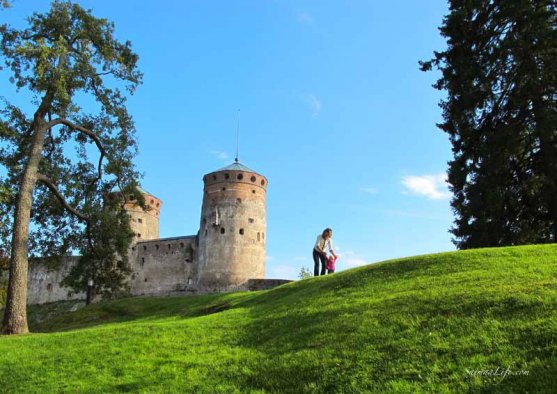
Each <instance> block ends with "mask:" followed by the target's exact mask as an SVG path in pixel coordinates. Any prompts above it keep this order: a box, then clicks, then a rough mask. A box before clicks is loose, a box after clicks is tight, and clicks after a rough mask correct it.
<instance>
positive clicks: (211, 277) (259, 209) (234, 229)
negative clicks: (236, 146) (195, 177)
mask: <svg viewBox="0 0 557 394" xmlns="http://www.w3.org/2000/svg"><path fill="white" fill-rule="evenodd" d="M203 182H204V188H203V205H202V208H201V223H200V226H199V247H198V264H197V281H198V283H197V284H198V288H199V290H201V291H223V290H227V289H233V288H237V287H238V286H242V285H245V284H246V282H247V280H248V279H262V278H263V277H264V275H265V231H266V227H267V218H266V191H267V178H265V177H264V176H263V175H261V174H258V173H256V172H255V171H253V170H250V169H249V168H247V167H246V166H244V165H242V164H240V163H238V161H236V162H235V163H233V164H231V165H229V166H227V167H224V168H222V169H220V170H218V171H215V172H211V173H209V174H207V175H205V176H204V177H203Z"/></svg>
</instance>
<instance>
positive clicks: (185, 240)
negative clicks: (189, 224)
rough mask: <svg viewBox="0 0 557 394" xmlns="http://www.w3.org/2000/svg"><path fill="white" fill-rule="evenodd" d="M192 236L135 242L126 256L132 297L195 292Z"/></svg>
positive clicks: (194, 253) (195, 247)
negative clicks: (130, 268) (128, 257)
mask: <svg viewBox="0 0 557 394" xmlns="http://www.w3.org/2000/svg"><path fill="white" fill-rule="evenodd" d="M196 251H197V245H196V236H188V237H176V238H161V239H154V240H151V241H143V242H138V243H137V244H135V245H134V247H133V248H132V250H131V252H130V262H131V266H132V269H133V272H132V274H131V277H130V281H129V285H130V291H131V294H132V295H153V294H170V293H173V292H190V293H192V292H195V291H196V283H195V275H196V271H195V258H196Z"/></svg>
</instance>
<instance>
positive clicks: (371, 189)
mask: <svg viewBox="0 0 557 394" xmlns="http://www.w3.org/2000/svg"><path fill="white" fill-rule="evenodd" d="M360 190H361V191H363V192H366V193H369V194H377V193H378V192H379V190H377V189H376V188H374V187H361V188H360Z"/></svg>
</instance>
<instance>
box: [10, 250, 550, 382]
mask: <svg viewBox="0 0 557 394" xmlns="http://www.w3.org/2000/svg"><path fill="white" fill-rule="evenodd" d="M43 308H44V307H43ZM556 308H557V245H544V246H521V247H512V248H497V249H478V250H470V251H461V252H451V253H442V254H434V255H425V256H417V257H410V258H405V259H398V260H392V261H387V262H383V263H378V264H372V265H368V266H365V267H360V268H356V269H352V270H348V271H344V272H340V273H337V274H334V275H330V276H326V277H319V278H311V279H305V280H302V281H297V282H293V283H290V284H287V285H284V286H281V287H278V288H276V289H273V290H270V291H261V292H241V293H228V294H217V295H206V296H191V297H161V298H128V299H121V300H117V301H111V302H106V303H101V304H97V305H93V306H90V307H87V308H83V309H80V310H78V311H75V312H66V313H63V314H59V315H56V316H53V317H50V318H46V319H43V320H42V321H41V322H40V323H33V322H32V324H31V327H30V329H31V330H32V331H33V333H32V334H28V335H21V336H4V337H0V391H1V392H18V393H33V392H71V393H74V392H110V391H131V392H211V393H234V392H238V393H240V392H241V393H244V392H253V393H263V392H276V393H288V392H291V393H300V392H316V393H336V392H338V393H361V392H377V393H384V392H399V393H420V392H424V393H425V392H435V393H442V392H455V391H456V392H499V393H509V392H516V393H522V392H531V393H535V392H547V393H554V392H555V390H557V311H556ZM37 313H39V311H37V307H33V308H30V317H31V318H32V317H33V316H35V315H37ZM497 368H499V370H497Z"/></svg>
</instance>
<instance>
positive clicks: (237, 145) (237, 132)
mask: <svg viewBox="0 0 557 394" xmlns="http://www.w3.org/2000/svg"><path fill="white" fill-rule="evenodd" d="M239 156H240V110H238V126H237V128H236V163H238V162H239Z"/></svg>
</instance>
